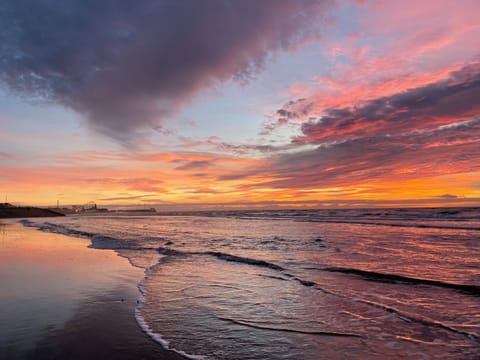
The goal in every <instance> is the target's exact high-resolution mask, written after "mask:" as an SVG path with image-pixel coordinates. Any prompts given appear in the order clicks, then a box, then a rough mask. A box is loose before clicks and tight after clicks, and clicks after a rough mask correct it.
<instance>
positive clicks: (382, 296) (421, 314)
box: [22, 208, 480, 360]
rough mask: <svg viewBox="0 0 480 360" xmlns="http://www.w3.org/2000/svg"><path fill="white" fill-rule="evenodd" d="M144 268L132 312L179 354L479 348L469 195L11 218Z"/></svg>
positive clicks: (429, 355) (309, 355)
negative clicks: (379, 203)
mask: <svg viewBox="0 0 480 360" xmlns="http://www.w3.org/2000/svg"><path fill="white" fill-rule="evenodd" d="M22 223H23V224H24V225H25V226H31V227H36V228H38V229H40V230H42V231H47V232H54V233H62V234H66V235H69V236H75V237H83V238H88V239H90V241H91V247H93V248H96V249H113V250H115V251H117V253H118V254H119V255H120V256H122V257H125V258H127V259H128V260H129V262H130V263H131V265H132V266H134V267H139V268H141V269H143V270H144V277H143V279H138V300H137V306H136V310H135V314H132V316H135V317H136V320H137V322H138V324H139V326H140V327H141V328H142V329H143V331H144V332H145V333H146V334H147V335H148V336H150V337H151V338H153V339H154V340H155V341H157V342H158V346H162V347H165V348H167V349H170V350H172V351H175V352H178V353H180V354H182V355H184V356H187V357H188V358H191V359H306V360H317V359H436V358H438V359H440V358H441V359H478V358H480V208H441V209H440V208H437V209H354V210H352V209H350V210H346V209H335V210H276V211H260V210H258V211H210V212H191V213H151V214H150V213H149V214H147V213H145V214H142V213H123V212H122V213H105V214H92V215H81V216H80V215H79V216H68V217H62V218H48V219H29V220H22Z"/></svg>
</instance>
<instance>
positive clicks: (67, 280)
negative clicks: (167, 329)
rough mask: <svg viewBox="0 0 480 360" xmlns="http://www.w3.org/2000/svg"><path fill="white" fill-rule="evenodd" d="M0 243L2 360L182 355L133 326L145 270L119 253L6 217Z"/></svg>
mask: <svg viewBox="0 0 480 360" xmlns="http://www.w3.org/2000/svg"><path fill="white" fill-rule="evenodd" d="M0 241H1V243H2V246H1V247H0V274H2V278H3V280H2V283H3V285H2V294H0V309H2V310H1V312H0V358H2V359H12V360H13V359H33V358H34V359H40V360H42V359H86V358H88V359H107V358H112V359H165V360H180V359H185V358H184V357H182V356H180V355H178V354H177V353H175V352H173V351H169V350H166V349H164V348H162V347H161V345H160V344H158V343H156V342H155V341H154V340H153V339H151V338H150V337H149V336H148V335H147V334H145V333H144V331H142V329H141V328H140V325H139V324H138V323H137V321H136V319H135V309H136V303H137V299H138V298H139V296H140V294H139V292H138V288H137V284H138V282H139V281H141V279H142V278H143V275H144V274H143V270H141V269H139V268H134V267H133V266H132V265H131V264H130V263H129V262H128V260H127V259H125V258H124V257H122V256H120V255H118V254H117V253H116V252H114V251H113V250H99V249H93V248H90V247H88V246H89V245H90V241H89V240H86V239H80V238H74V237H68V236H65V235H61V234H52V233H44V232H41V231H39V230H36V229H33V228H28V227H24V226H23V225H21V224H19V223H17V222H15V221H11V220H6V221H5V220H1V222H0ZM1 324H3V325H1Z"/></svg>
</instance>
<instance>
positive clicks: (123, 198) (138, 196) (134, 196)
mask: <svg viewBox="0 0 480 360" xmlns="http://www.w3.org/2000/svg"><path fill="white" fill-rule="evenodd" d="M148 196H153V195H132V196H119V197H109V198H102V199H98V200H101V201H118V200H142V199H143V198H145V197H148ZM157 201H158V200H157Z"/></svg>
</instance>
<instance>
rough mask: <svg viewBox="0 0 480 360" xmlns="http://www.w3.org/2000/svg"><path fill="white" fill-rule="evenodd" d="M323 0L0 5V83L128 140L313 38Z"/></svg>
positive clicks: (69, 0) (40, 0)
mask: <svg viewBox="0 0 480 360" xmlns="http://www.w3.org/2000/svg"><path fill="white" fill-rule="evenodd" d="M332 4H333V1H331V0H324V1H322V0H318V1H315V0H304V1H301V2H299V1H287V0H286V1H275V0H263V1H253V0H246V1H215V0H208V1H196V0H184V1H156V0H145V1H141V2H138V1H133V0H126V1H120V2H119V1H113V0H105V1H77V0H64V1H61V2H57V1H50V0H37V1H28V2H24V1H16V0H10V1H4V2H2V4H1V6H0V23H1V24H2V32H1V33H0V81H1V82H2V83H3V84H4V86H6V87H7V88H9V89H10V90H11V91H13V92H15V93H17V94H20V95H23V96H25V97H28V98H31V97H32V96H34V97H36V98H37V99H39V100H42V101H43V100H47V101H52V102H54V103H58V104H61V105H63V106H65V107H67V108H70V109H73V110H74V111H76V112H78V113H80V114H82V115H84V116H85V118H86V119H87V121H88V122H89V124H90V125H91V126H93V128H95V129H96V130H98V131H100V132H102V133H104V134H107V135H109V136H111V137H114V138H116V139H118V140H120V141H124V142H128V141H129V140H130V139H131V137H132V136H133V135H135V134H136V133H139V132H141V131H142V130H144V129H146V128H154V129H155V128H156V129H159V131H161V130H162V127H161V123H162V120H163V119H165V118H166V117H168V116H170V115H171V114H173V113H174V112H175V111H177V110H178V109H179V108H180V107H181V106H183V105H184V104H185V103H186V102H188V101H189V100H190V99H191V98H192V97H193V96H195V94H197V93H198V92H199V91H200V90H202V89H204V88H205V87H208V86H210V85H212V84H213V83H216V82H223V81H227V80H230V79H232V78H235V79H241V80H246V79H248V78H250V77H251V76H252V75H254V74H255V73H256V72H257V71H259V70H261V69H262V67H263V66H264V64H265V62H266V61H267V60H268V59H269V56H271V54H272V53H275V52H277V51H287V50H291V49H294V48H295V47H296V46H299V44H301V43H302V42H303V41H305V40H308V39H310V38H313V37H318V35H319V32H320V30H321V27H322V21H321V15H322V14H323V13H324V12H325V11H326V10H328V9H329V8H330V7H331V6H332Z"/></svg>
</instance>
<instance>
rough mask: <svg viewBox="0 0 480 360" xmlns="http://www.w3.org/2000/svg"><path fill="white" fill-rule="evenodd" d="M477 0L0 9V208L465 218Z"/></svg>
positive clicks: (478, 140)
mask: <svg viewBox="0 0 480 360" xmlns="http://www.w3.org/2000/svg"><path fill="white" fill-rule="evenodd" d="M478 14H480V1H478V0H471V1H469V0H458V1H451V0H432V1H427V0H422V1H418V0H415V1H410V0H406V1H393V0H391V1H388V0H384V1H381V0H379V1H375V0H364V1H360V0H359V1H353V0H351V1H348V0H343V1H333V0H332V1H330V0H325V1H309V0H298V1H288V0H280V1H277V0H258V1H257V0H255V1H254V0H252V1H249V0H242V1H240V0H233V1H227V0H225V1H220V0H219V1H213V0H212V1H211V0H205V1H197V0H182V1H173V0H172V1H156V0H155V1H154V0H151V1H150V0H145V1H120V2H119V1H113V0H112V1H110V0H105V1H93V0H92V1H89V0H88V1H87V0H82V1H81V0H77V1H76V0H63V1H47V0H35V1H33V0H32V1H26V0H25V1H23V0H11V1H8V0H7V1H2V3H1V4H0V125H1V126H0V171H1V176H0V195H1V197H0V202H3V201H4V197H5V196H7V199H8V202H12V203H14V204H17V205H40V206H48V205H56V203H57V200H58V201H59V202H60V204H61V205H71V204H84V203H87V202H89V201H95V202H96V203H97V204H98V205H100V206H114V205H135V206H138V205H141V206H149V207H150V206H156V207H157V208H158V209H203V208H208V207H224V208H232V207H249V208H254V207H267V208H274V207H284V208H292V207H317V206H318V207H338V206H347V207H354V206H363V207H369V206H399V205H400V206H442V205H448V206H458V205H466V206H474V205H476V206H478V205H480V22H479V20H478Z"/></svg>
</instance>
